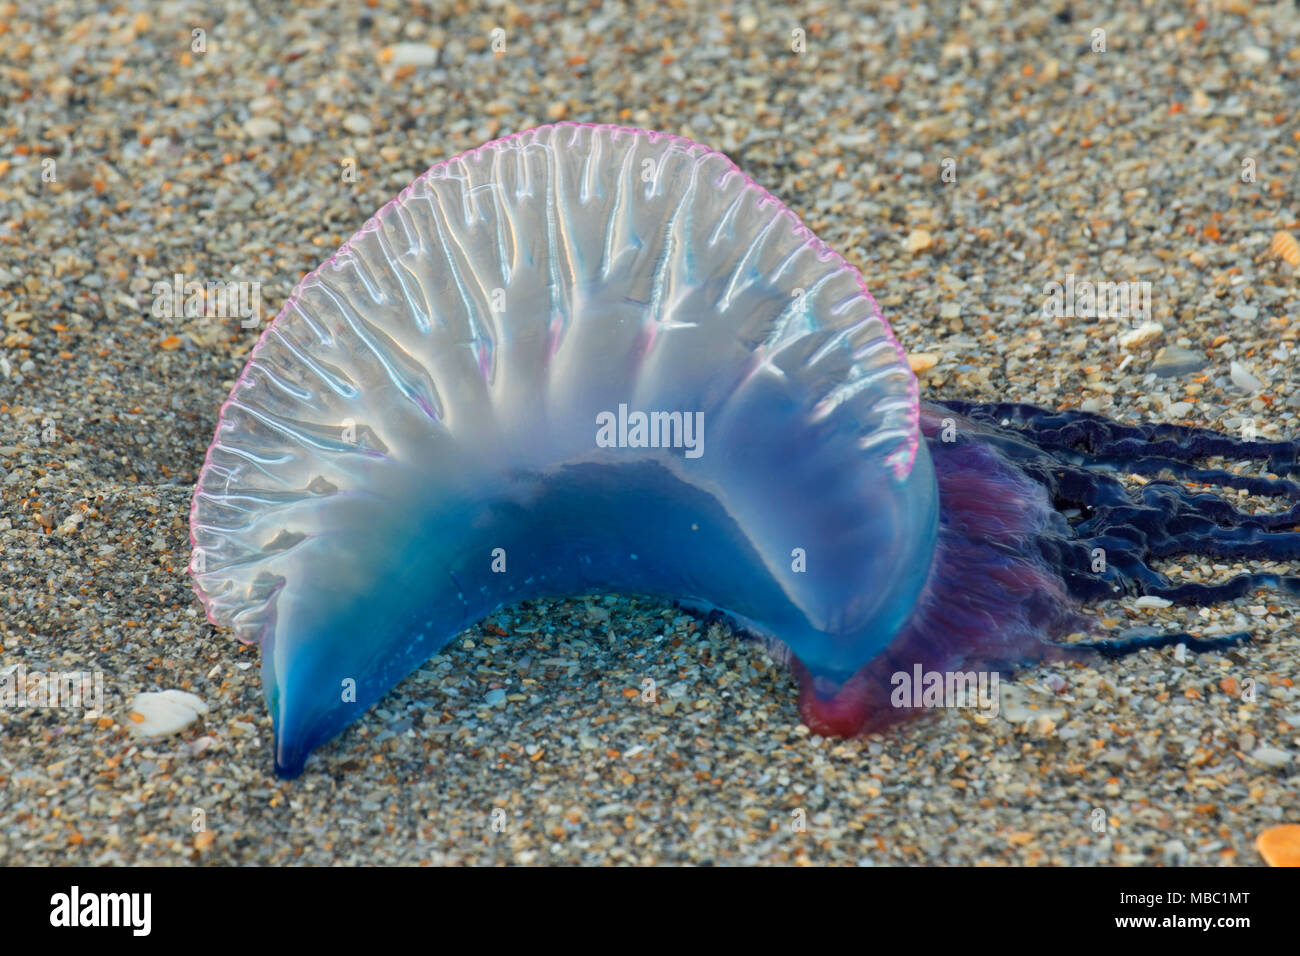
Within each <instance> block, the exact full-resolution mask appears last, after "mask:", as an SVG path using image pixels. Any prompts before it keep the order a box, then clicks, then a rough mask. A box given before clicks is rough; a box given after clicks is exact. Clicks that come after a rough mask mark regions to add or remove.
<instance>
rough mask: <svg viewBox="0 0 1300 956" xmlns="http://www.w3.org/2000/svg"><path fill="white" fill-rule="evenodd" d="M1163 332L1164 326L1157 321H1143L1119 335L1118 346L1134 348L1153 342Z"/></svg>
mask: <svg viewBox="0 0 1300 956" xmlns="http://www.w3.org/2000/svg"><path fill="white" fill-rule="evenodd" d="M1164 334H1165V327H1164V326H1163V325H1161V324H1160V323H1159V322H1144V323H1142V324H1141V325H1139V326H1138V327H1137V328H1135V329H1129V330H1128V331H1127V332H1125V333H1123V334H1122V335H1120V336H1119V339H1118V341H1119V346H1120V348H1123V349H1136V348H1141V347H1142V346H1144V345H1148V344H1150V343H1151V342H1154V341H1155V340H1156V339H1158V338H1160V336H1162V335H1164Z"/></svg>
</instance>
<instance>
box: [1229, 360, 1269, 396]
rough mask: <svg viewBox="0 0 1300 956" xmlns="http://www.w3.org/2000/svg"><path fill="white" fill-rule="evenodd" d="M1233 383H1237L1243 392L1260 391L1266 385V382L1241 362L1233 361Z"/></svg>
mask: <svg viewBox="0 0 1300 956" xmlns="http://www.w3.org/2000/svg"><path fill="white" fill-rule="evenodd" d="M1231 375H1232V384H1233V385H1236V386H1237V387H1238V388H1239V389H1241V390H1242V391H1243V392H1248V393H1253V392H1258V391H1259V390H1260V389H1261V388H1263V387H1264V383H1263V382H1261V381H1260V380H1259V379H1258V378H1256V377H1255V375H1254V373H1253V372H1251V370H1250V369H1248V368H1247V367H1246V366H1244V365H1242V364H1241V363H1240V362H1233V363H1232V366H1231Z"/></svg>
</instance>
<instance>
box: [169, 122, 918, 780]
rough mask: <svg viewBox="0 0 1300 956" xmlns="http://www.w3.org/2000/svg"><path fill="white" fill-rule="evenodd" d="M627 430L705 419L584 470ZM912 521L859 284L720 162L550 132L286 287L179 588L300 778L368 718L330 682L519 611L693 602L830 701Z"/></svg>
mask: <svg viewBox="0 0 1300 956" xmlns="http://www.w3.org/2000/svg"><path fill="white" fill-rule="evenodd" d="M629 409H630V410H632V412H633V413H635V412H636V411H643V412H646V413H659V414H666V415H671V414H676V413H680V414H681V415H683V416H692V415H698V416H700V419H699V420H700V422H701V423H702V428H703V429H704V430H705V432H706V437H705V436H704V435H702V436H700V437H701V439H702V440H703V441H705V445H704V448H703V451H702V454H700V455H699V456H698V457H691V456H685V455H683V454H682V453H681V450H680V449H678V448H675V447H652V448H642V447H636V446H635V443H634V442H633V443H632V444H633V447H630V448H612V449H611V448H606V447H603V446H600V445H598V443H597V441H596V440H595V437H594V436H595V433H596V421H597V416H599V415H601V414H603V413H608V414H613V413H615V412H618V413H619V414H620V415H624V416H625V414H626V412H627V410H629ZM661 424H663V425H664V428H665V429H668V430H669V431H666V432H665V435H667V434H669V433H670V432H671V434H674V435H675V434H677V432H674V431H672V429H673V428H676V427H677V424H676V423H675V422H672V423H667V422H666V420H665V423H661ZM620 427H621V426H620ZM615 468H616V469H621V471H620V472H619V474H618V476H617V477H614V476H612V475H611V474H607V473H606V471H605V470H606V469H615ZM620 496H621V497H620ZM615 499H618V500H617V501H615ZM635 512H640V514H639V515H638V514H634V513H635ZM935 512H936V507H935V503H934V477H933V472H932V469H931V468H930V465H929V460H928V456H927V455H926V452H925V449H924V446H923V445H921V444H920V443H919V431H918V401H917V384H916V379H915V376H914V375H913V374H912V372H911V369H910V368H909V366H908V364H907V361H906V357H905V356H904V354H903V352H902V350H901V349H900V347H899V345H898V343H897V341H896V340H895V338H894V336H893V334H892V332H891V330H890V328H889V326H888V324H887V323H886V322H885V320H884V319H883V318H882V316H881V314H880V311H879V309H878V307H877V305H876V303H875V302H874V300H873V299H872V298H871V296H870V295H869V294H868V293H867V291H866V288H865V286H864V284H863V281H862V278H861V276H860V274H859V273H858V271H857V270H856V269H854V268H853V267H852V266H850V265H849V264H848V263H846V262H845V261H844V259H843V258H841V257H840V256H839V255H838V254H836V253H835V252H833V251H832V250H831V249H829V248H828V247H827V246H826V245H825V244H824V243H823V242H821V241H820V240H819V239H818V238H817V237H816V236H814V235H813V233H812V232H811V231H810V230H809V229H808V228H807V227H806V226H804V225H803V224H802V223H801V222H800V221H799V219H798V217H797V216H795V215H794V214H793V213H792V212H790V211H789V210H788V209H787V208H785V207H784V206H783V205H782V204H781V203H780V202H778V201H777V200H776V199H774V198H773V197H772V196H771V195H770V194H769V193H767V192H766V191H765V190H763V189H762V188H761V187H759V186H758V185H756V184H755V183H754V182H753V181H752V180H750V179H749V178H747V177H746V176H745V175H743V174H742V173H741V172H740V171H739V170H738V169H737V168H736V167H735V165H734V164H733V163H732V162H731V161H730V160H728V159H727V158H726V157H725V156H723V155H721V154H720V153H717V152H715V151H712V150H710V149H707V148H705V147H703V146H700V145H699V144H696V143H692V142H690V141H688V140H684V139H681V138H677V137H673V136H666V135H663V134H656V133H650V132H643V131H637V130H629V129H622V128H617V127H609V126H588V125H581V124H560V125H555V126H549V127H543V128H540V129H536V130H531V131H528V132H525V133H521V134H518V135H516V136H512V137H509V138H507V139H504V140H500V141H498V142H495V143H491V144H489V145H487V146H484V147H482V148H479V149H475V150H473V151H471V152H469V153H466V154H463V155H461V156H457V157H455V158H453V159H450V160H447V161H445V162H441V163H439V164H437V165H436V166H434V167H433V168H432V169H430V170H429V171H428V172H427V173H425V174H424V175H423V176H421V177H420V178H419V179H417V180H416V181H415V182H414V183H412V184H411V185H410V186H409V187H408V188H407V189H405V190H403V192H402V193H401V194H400V195H399V196H398V197H397V198H396V199H395V200H393V201H392V202H391V203H389V204H388V205H387V206H385V207H384V208H383V209H382V210H380V212H379V213H378V214H377V215H376V216H375V217H374V218H372V219H371V220H370V221H369V222H367V223H366V224H365V226H364V228H362V229H361V230H360V231H359V232H358V233H357V234H356V235H355V236H353V237H352V238H351V239H350V240H349V241H348V242H347V243H346V244H344V246H343V247H342V248H341V249H340V250H339V251H338V252H337V253H336V254H335V255H334V256H333V257H332V258H331V259H330V260H329V261H328V262H326V263H325V264H324V265H322V266H321V267H320V268H319V269H317V270H316V271H315V272H313V273H311V274H310V275H308V276H307V277H306V278H305V279H303V280H302V282H301V283H299V285H298V286H297V288H296V289H295V290H294V292H293V294H292V296H291V297H290V298H289V300H288V301H287V303H286V304H285V306H284V308H283V310H282V311H281V312H280V314H279V315H278V316H277V318H276V319H275V321H274V322H273V323H271V325H270V326H269V327H268V328H267V330H266V331H265V333H264V335H263V336H262V339H261V340H260V341H259V343H258V344H257V346H256V348H255V349H254V351H253V353H252V356H251V358H250V359H249V362H248V365H247V367H246V368H245V370H244V372H243V374H242V376H241V377H240V379H239V381H238V382H237V384H236V385H235V387H234V389H233V391H232V392H231V394H230V397H229V398H228V399H227V401H226V403H225V405H224V406H223V407H222V409H221V414H220V420H219V423H218V425H217V429H216V435H215V437H214V440H213V442H212V445H211V447H210V449H209V451H208V456H207V460H206V462H205V464H204V467H203V469H202V472H201V474H200V477H199V482H198V487H197V489H196V492H195V496H194V501H193V506H192V511H191V529H192V538H193V543H194V557H193V560H192V562H191V573H192V575H193V578H194V582H195V586H196V589H197V591H198V593H199V595H200V597H201V599H202V600H203V602H204V605H205V607H206V610H207V613H208V616H209V619H210V620H211V621H212V622H213V623H214V624H216V625H219V626H222V627H228V628H230V629H232V630H233V631H234V633H235V634H236V635H237V636H238V637H239V638H240V639H242V640H244V641H249V642H260V643H261V644H262V647H263V659H264V665H263V666H264V681H265V683H266V688H267V700H268V704H269V705H270V708H271V711H272V715H273V718H274V719H275V721H276V728H277V729H276V733H277V762H278V764H279V766H280V767H281V769H282V771H283V772H296V769H297V768H300V766H301V760H302V759H305V753H306V751H307V750H310V748H311V747H312V746H314V745H315V744H316V743H318V742H319V741H320V740H322V739H326V738H327V737H328V736H331V735H332V733H334V732H337V730H338V729H339V728H340V727H341V726H343V725H345V724H346V723H347V722H349V721H350V720H351V719H353V716H355V715H359V713H360V712H361V709H363V708H362V707H353V708H351V709H349V708H340V707H339V706H338V705H337V702H336V701H330V700H327V699H325V698H328V697H329V696H330V695H331V694H333V693H334V688H336V687H337V686H338V681H339V680H348V679H351V680H356V681H358V682H359V683H360V684H361V685H363V689H362V690H361V691H360V692H359V694H358V701H357V703H359V704H361V705H364V704H367V703H369V702H372V701H373V700H375V699H377V698H378V696H379V695H380V694H382V693H383V692H384V691H386V690H387V689H388V688H389V687H391V686H392V685H393V684H394V683H396V681H397V680H400V679H401V677H402V676H403V675H404V674H405V673H407V672H409V670H410V669H411V668H412V667H414V666H418V664H419V663H420V662H421V661H422V660H423V659H424V658H426V657H427V656H429V654H431V653H433V652H434V651H436V650H437V649H438V647H439V646H440V645H441V643H443V642H445V641H446V640H447V639H449V638H450V637H451V636H452V635H453V634H454V633H456V631H457V630H459V629H461V628H463V627H465V626H468V625H470V624H472V623H473V622H474V621H475V620H477V619H478V618H479V617H481V616H482V615H483V614H485V613H490V612H491V611H492V610H493V609H495V608H496V607H499V606H501V605H502V604H503V603H511V602H513V601H515V600H519V599H522V598H526V597H529V596H534V595H540V594H549V593H572V592H573V591H574V590H575V589H578V590H582V589H590V588H593V587H613V588H619V589H624V590H637V591H643V592H649V593H653V594H664V595H668V596H673V597H678V598H682V599H684V600H691V601H694V602H695V603H697V604H699V605H701V606H708V607H716V608H719V609H722V610H725V611H728V612H730V613H732V614H733V615H734V616H735V618H736V619H737V620H746V621H748V622H750V623H752V624H754V626H755V628H756V629H757V630H759V631H760V632H767V633H771V634H773V635H775V632H777V631H779V632H780V637H781V638H782V640H784V641H785V642H787V643H788V644H789V646H790V647H791V649H792V650H794V652H795V653H796V654H797V655H799V656H800V657H801V658H802V659H804V660H805V661H806V662H807V663H809V665H810V667H811V668H812V670H813V671H814V672H816V673H819V674H836V675H841V676H842V675H846V674H849V673H851V672H852V671H853V670H854V669H855V668H856V667H857V666H858V665H860V664H861V663H862V661H863V660H866V659H868V658H869V657H870V656H871V655H872V654H873V653H874V652H875V651H877V650H879V647H880V646H882V644H883V643H884V642H887V641H888V639H889V637H890V636H891V635H892V634H893V633H894V632H895V631H896V630H897V629H898V627H899V626H900V624H901V621H902V620H903V619H904V618H905V617H906V614H907V610H908V608H910V605H911V602H912V601H913V600H914V599H915V596H916V592H917V591H918V589H919V588H920V586H921V583H922V582H923V581H924V578H925V571H926V568H927V567H928V563H929V555H930V551H931V550H932V548H933V538H934V524H935ZM688 519H689V520H688ZM668 529H672V535H669V534H668ZM597 538H598V539H599V540H596V539H597ZM703 538H707V541H706V542H705V543H704V544H701V543H700V542H701V540H702V539H703ZM882 539H883V540H885V541H887V542H891V543H892V544H891V547H890V548H881V547H880V543H881V541H882ZM498 549H500V550H501V553H502V555H503V556H504V557H503V564H505V566H506V567H507V568H508V571H507V573H505V574H496V575H495V576H494V575H493V574H492V573H488V569H489V565H490V563H491V559H490V558H489V556H488V555H489V553H495V552H496V551H497V550H498ZM797 549H804V550H806V551H808V552H809V557H808V561H809V562H810V563H811V565H812V568H813V570H814V572H815V573H811V574H803V573H795V572H792V570H791V554H792V553H794V552H795V551H796V550H797ZM596 566H599V567H600V570H599V572H597V571H596V570H593V568H594V567H596ZM495 570H496V571H500V570H501V568H496V569H495ZM797 571H799V572H802V571H803V569H802V568H799V569H797ZM345 711H346V712H347V713H346V714H345V713H344V712H345ZM348 714H350V715H351V716H348Z"/></svg>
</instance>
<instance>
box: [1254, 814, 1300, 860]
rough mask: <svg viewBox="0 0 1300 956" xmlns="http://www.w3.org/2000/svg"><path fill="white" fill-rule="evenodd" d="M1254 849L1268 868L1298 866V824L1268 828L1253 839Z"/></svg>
mask: <svg viewBox="0 0 1300 956" xmlns="http://www.w3.org/2000/svg"><path fill="white" fill-rule="evenodd" d="M1255 849H1257V850H1259V855H1260V856H1262V857H1263V858H1264V862H1265V863H1267V864H1268V865H1269V866H1300V823H1284V824H1282V826H1278V827H1269V828H1268V829H1267V830H1265V831H1264V832H1263V833H1261V834H1260V835H1259V836H1257V837H1256V838H1255Z"/></svg>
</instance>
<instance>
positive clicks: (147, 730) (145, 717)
mask: <svg viewBox="0 0 1300 956" xmlns="http://www.w3.org/2000/svg"><path fill="white" fill-rule="evenodd" d="M207 712H208V705H207V704H205V703H204V702H203V700H202V698H200V697H196V696H195V695H194V694H187V693H186V692H185V691H183V690H164V691H159V692H158V693H149V694H137V695H136V698H135V700H133V701H131V712H130V713H129V714H128V715H127V717H128V721H127V724H128V726H129V727H130V728H131V732H132V733H133V734H135V735H136V736H137V737H166V736H169V735H170V734H175V733H179V732H180V731H182V730H184V729H185V728H186V727H188V726H189V725H190V724H192V723H194V721H196V720H198V719H199V715H200V714H206V713H207Z"/></svg>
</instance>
